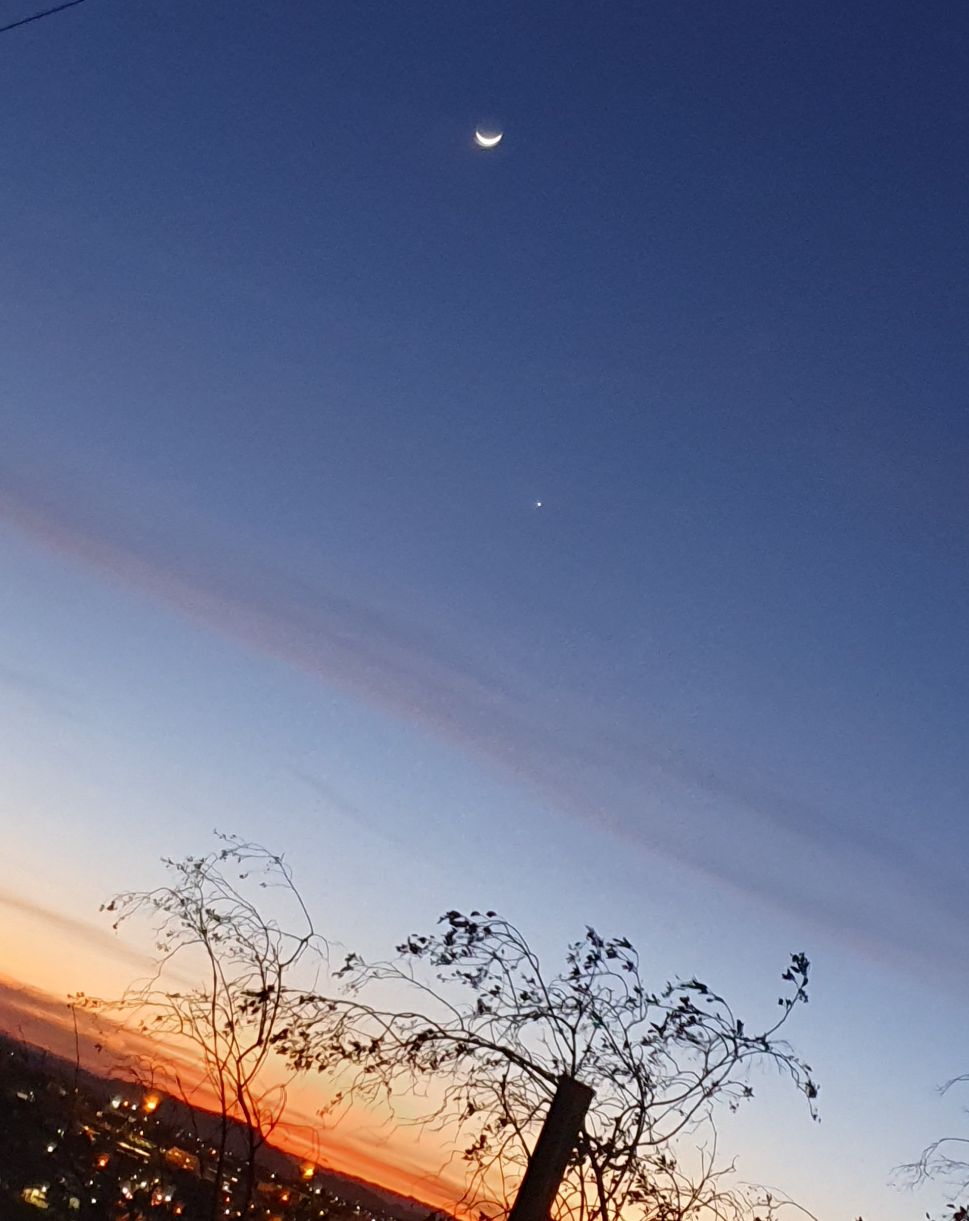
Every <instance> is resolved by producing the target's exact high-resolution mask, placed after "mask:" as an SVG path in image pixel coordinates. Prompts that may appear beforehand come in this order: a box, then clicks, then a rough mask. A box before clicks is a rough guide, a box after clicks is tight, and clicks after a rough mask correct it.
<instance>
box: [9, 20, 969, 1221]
mask: <svg viewBox="0 0 969 1221" xmlns="http://www.w3.org/2000/svg"><path fill="white" fill-rule="evenodd" d="M24 11H25V12H26V11H27V9H26V8H25V9H24ZM17 12H19V10H17V6H16V5H13V6H11V8H10V14H11V19H13V17H14V16H15V15H16V14H17ZM0 61H2V70H0V102H2V113H3V116H4V118H3V122H2V124H0V167H2V173H0V214H2V221H3V235H4V238H3V241H2V243H0V343H2V359H0V421H2V433H0V573H2V579H0V776H2V777H3V782H2V784H0V816H2V818H3V820H4V830H5V839H4V850H3V853H2V858H0V912H2V927H3V929H4V933H5V935H4V937H3V938H2V939H0V972H2V973H3V974H4V975H5V976H7V977H8V978H13V979H15V980H19V981H22V982H23V983H26V984H30V985H31V986H33V987H36V988H38V989H41V990H44V991H46V992H48V993H50V994H52V995H55V996H56V995H60V994H61V993H63V992H66V991H68V990H70V989H75V988H82V989H85V990H88V991H95V990H97V989H98V988H99V987H109V986H112V985H113V984H116V983H117V981H118V980H119V979H123V978H126V976H127V975H128V974H130V972H131V969H132V962H131V958H130V952H129V957H127V958H125V957H123V956H119V955H118V954H115V953H114V950H113V947H112V946H111V945H110V944H107V945H106V944H105V942H104V940H103V937H102V936H101V933H102V932H103V929H102V928H101V926H98V925H97V923H96V922H97V905H98V903H99V902H100V901H101V900H102V899H103V898H105V897H106V896H107V895H108V894H110V893H111V892H112V891H114V890H115V889H118V888H121V887H125V886H128V885H142V884H148V883H150V882H152V881H154V880H155V879H156V878H157V869H156V864H155V862H156V861H157V858H158V857H159V856H160V855H161V854H163V853H165V854H169V855H178V854H181V853H183V852H189V851H199V850H204V849H205V848H206V847H207V846H208V841H207V836H208V832H209V830H210V829H211V828H212V827H214V826H218V827H220V828H225V829H229V830H235V831H238V832H240V833H242V834H244V835H248V836H253V837H255V838H258V839H260V840H263V841H265V842H267V843H269V844H270V846H271V847H273V848H274V849H276V850H280V851H285V852H287V853H289V854H290V856H291V857H292V859H293V861H294V863H295V864H296V867H297V877H298V881H299V882H300V883H301V885H302V888H303V890H304V892H305V893H306V895H307V897H308V899H309V900H310V902H311V905H312V906H313V907H314V909H315V911H316V912H317V914H318V917H319V921H320V924H321V926H322V927H323V928H324V929H325V931H327V932H328V933H331V934H332V935H333V936H334V937H336V938H339V939H341V940H343V941H345V942H347V943H350V944H353V945H354V946H357V947H359V948H360V949H362V950H363V951H365V952H374V951H376V950H380V949H381V948H383V947H385V946H387V945H389V944H393V942H394V941H395V939H397V937H398V934H400V933H402V932H406V931H409V930H410V929H411V928H415V927H420V926H422V925H427V924H429V923H430V922H431V921H432V920H433V918H434V917H435V916H436V914H437V913H438V911H439V910H442V909H444V908H446V907H450V906H475V905H483V906H488V907H498V908H501V909H502V910H504V911H506V912H507V913H508V914H509V915H510V916H512V917H514V918H516V919H517V920H518V922H519V923H520V924H521V925H522V926H523V927H525V928H526V929H527V930H529V931H530V932H532V933H533V935H534V939H535V941H536V942H537V944H538V945H539V946H540V947H541V948H542V949H543V950H546V951H548V952H549V953H551V951H552V950H553V949H554V948H555V947H557V946H558V945H559V944H560V943H562V942H563V941H564V940H566V939H567V938H568V937H569V936H571V935H572V933H574V932H576V931H581V929H582V927H583V926H584V925H585V923H587V922H593V923H596V924H597V925H599V926H601V927H602V928H603V929H604V930H606V931H610V930H614V931H617V932H622V933H626V934H628V935H629V936H631V937H633V938H634V939H635V940H636V941H637V942H639V943H640V944H641V946H642V947H643V949H644V952H645V958H646V960H647V961H648V962H649V963H650V964H651V966H654V967H655V971H656V973H657V975H659V976H662V975H664V974H665V973H668V972H677V971H679V972H681V973H683V974H685V975H692V974H694V973H697V974H700V975H701V976H703V977H708V978H709V980H710V982H711V983H712V984H715V985H717V986H718V987H719V988H720V989H722V990H724V991H725V992H727V993H728V995H730V996H731V997H732V998H735V999H736V1004H737V1006H738V1007H739V1008H741V1009H746V1010H747V1011H748V1012H749V1013H750V1014H751V1015H754V1014H756V1013H757V1012H758V1010H759V1011H760V1012H764V1011H765V1010H766V1009H769V1007H770V1006H771V1005H772V1004H773V1002H774V997H775V995H776V990H775V981H776V975H777V972H778V971H779V970H780V969H782V967H783V965H784V963H785V961H786V958H787V956H788V954H789V953H790V951H791V950H795V949H797V950H799V949H804V950H805V951H806V952H807V953H808V954H809V956H810V957H811V958H812V960H813V961H814V962H815V964H816V974H815V979H816V983H815V989H814V996H813V1000H812V1004H811V1006H810V1007H809V1008H808V1009H806V1010H803V1011H802V1012H801V1013H799V1014H798V1020H797V1025H796V1028H795V1030H794V1032H793V1034H794V1036H795V1039H796V1042H797V1045H798V1047H799V1049H801V1050H802V1051H803V1052H804V1054H805V1055H806V1056H807V1058H808V1059H809V1060H810V1061H811V1063H812V1064H813V1065H814V1067H815V1069H816V1071H817V1075H818V1077H819V1079H820V1081H821V1086H822V1094H821V1103H822V1116H823V1120H822V1123H821V1125H812V1124H811V1123H810V1122H809V1119H808V1116H807V1112H806V1110H805V1109H804V1108H803V1107H801V1106H799V1105H798V1100H797V1099H796V1098H794V1097H788V1096H787V1095H786V1094H785V1093H784V1092H783V1091H782V1090H780V1088H778V1087H775V1085H774V1084H773V1083H771V1082H770V1081H765V1082H764V1083H763V1091H762V1093H763V1097H762V1098H761V1099H759V1100H758V1103H757V1104H756V1105H755V1106H753V1107H752V1108H751V1109H750V1110H749V1111H748V1112H747V1113H745V1114H743V1115H742V1116H741V1117H739V1118H738V1119H735V1120H731V1121H730V1122H729V1123H727V1125H726V1127H725V1131H724V1137H723V1139H724V1141H725V1144H726V1145H727V1146H728V1147H729V1148H730V1149H731V1150H737V1151H739V1152H740V1153H741V1169H742V1171H743V1172H744V1174H745V1175H746V1176H747V1177H750V1178H754V1179H761V1180H766V1181H768V1182H772V1183H774V1184H776V1185H779V1186H782V1187H784V1188H786V1189H787V1190H789V1191H791V1192H793V1193H794V1194H795V1195H797V1196H798V1197H799V1198H800V1199H801V1200H803V1202H804V1203H805V1204H807V1205H808V1206H810V1207H812V1208H813V1209H814V1210H815V1211H818V1212H820V1213H821V1214H823V1216H824V1217H825V1218H827V1219H830V1221H835V1219H837V1218H853V1217H855V1216H857V1215H858V1214H859V1213H864V1215H865V1216H866V1218H870V1217H878V1218H879V1219H880V1221H902V1219H903V1218H909V1217H911V1216H913V1215H921V1214H922V1213H923V1212H924V1210H925V1209H926V1208H929V1207H931V1206H932V1205H933V1204H935V1203H936V1202H937V1201H938V1200H939V1199H940V1198H941V1195H940V1193H938V1192H933V1191H931V1190H930V1191H928V1192H925V1193H922V1194H920V1195H919V1196H918V1198H917V1199H913V1198H911V1197H908V1196H905V1195H902V1194H899V1193H898V1192H897V1191H894V1190H892V1189H890V1188H889V1187H888V1186H887V1185H886V1183H887V1180H888V1178H889V1175H890V1172H891V1169H892V1167H893V1165H895V1164H896V1163H898V1162H900V1161H904V1160H909V1159H911V1158H912V1157H914V1156H915V1155H916V1154H917V1152H918V1151H919V1149H920V1148H921V1147H922V1145H923V1144H925V1143H926V1142H927V1141H928V1140H929V1139H931V1138H932V1137H934V1136H936V1135H938V1134H940V1133H941V1132H942V1131H943V1130H944V1129H945V1128H946V1127H947V1126H951V1125H952V1124H953V1123H956V1122H957V1118H958V1112H957V1107H956V1104H955V1102H954V1101H946V1102H943V1101H940V1100H939V1099H938V1098H936V1097H935V1095H934V1093H933V1089H934V1087H935V1086H936V1085H938V1084H939V1082H941V1081H942V1080H944V1079H946V1078H947V1077H949V1076H952V1075H954V1074H955V1073H957V1072H961V1071H965V1069H966V1068H967V1067H969V1065H967V1062H966V1050H965V1035H964V1013H965V1005H966V1000H967V995H969V984H967V982H966V981H967V972H966V970H965V965H966V963H965V960H966V950H965V941H966V924H965V898H964V894H965V881H964V862H965V860H966V856H967V852H969V826H967V821H966V817H965V800H966V793H967V790H969V752H967V751H966V749H965V726H966V724H967V723H969V634H967V631H966V626H965V625H966V622H967V619H969V606H967V602H969V552H967V544H966V537H967V532H966V527H967V521H969V512H967V511H969V478H967V457H969V413H967V410H966V387H967V385H969V344H967V343H966V336H967V334H969V289H967V285H969V240H967V226H966V214H967V186H969V174H967V169H966V167H967V165H969V85H967V82H969V9H967V8H965V6H961V5H958V4H952V3H933V2H932V0H922V2H920V3H918V4H915V3H897V2H892V0H879V3H870V4H869V3H855V4H851V5H844V4H843V3H837V4H835V3H833V2H829V0H817V2H815V3H812V4H809V5H793V4H777V3H766V2H763V3H761V2H759V0H741V2H740V3H737V4H724V3H723V0H697V2H693V0H691V2H690V3H686V4H684V3H677V4H673V3H668V2H667V0H656V2H653V0H637V2H636V3H625V2H623V0H610V3H608V4H606V3H598V2H595V0H587V2H585V3H581V4H580V3H566V2H564V0H556V2H555V3H542V2H539V0H535V2H534V3H529V4H527V5H526V4H521V3H519V2H515V3H506V4H485V3H481V4H462V3H455V2H454V0H447V2H446V3H445V2H441V3H437V2H432V0H420V2H419V3H411V4H401V3H397V2H390V0H388V2H380V3H377V2H372V3H371V2H367V0H360V2H358V3H352V4H350V3H347V4H343V5H333V4H325V3H322V2H314V0H287V2H286V3H282V2H281V0H251V2H249V3H246V4H239V3H238V2H237V0H207V2H206V3H205V4H199V3H197V0H141V2H139V3H137V4H133V3H130V2H125V0H90V2H89V3H87V4H83V5H79V6H77V7H76V8H75V9H72V10H69V11H67V12H65V13H63V14H59V15H57V16H56V17H52V18H51V19H49V20H44V21H39V22H36V23H34V24H32V25H30V26H27V27H23V28H22V29H19V30H16V31H12V32H10V33H8V34H6V35H4V36H3V37H2V39H0ZM482 121H493V122H496V123H498V124H499V125H501V126H503V128H504V130H505V133H506V134H505V139H504V141H503V143H502V144H501V146H500V147H499V148H498V149H497V150H495V151H494V152H493V153H488V154H484V153H482V152H481V151H480V150H476V149H474V148H473V147H472V144H471V134H472V132H473V129H474V126H475V124H476V123H478V122H482ZM538 500H540V501H541V502H542V507H541V508H540V509H539V508H536V507H535V502H536V501H538ZM78 922H80V923H78ZM86 922H90V924H88V923H86ZM758 1084H760V1083H758ZM391 1152H392V1151H391ZM412 1152H413V1151H411V1153H408V1154H405V1153H404V1152H403V1151H401V1152H399V1153H398V1156H399V1157H401V1158H404V1157H407V1156H411V1155H412ZM390 1155H391V1154H390V1153H388V1156H390Z"/></svg>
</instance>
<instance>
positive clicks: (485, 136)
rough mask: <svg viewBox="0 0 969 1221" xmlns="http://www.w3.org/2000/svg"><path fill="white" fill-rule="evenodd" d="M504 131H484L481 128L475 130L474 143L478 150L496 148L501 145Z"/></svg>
mask: <svg viewBox="0 0 969 1221" xmlns="http://www.w3.org/2000/svg"><path fill="white" fill-rule="evenodd" d="M504 134H505V133H504V132H503V131H482V130H481V128H480V127H476V128H475V129H474V142H475V144H477V146H478V148H495V147H497V145H499V144H500V143H501V139H502V136H504Z"/></svg>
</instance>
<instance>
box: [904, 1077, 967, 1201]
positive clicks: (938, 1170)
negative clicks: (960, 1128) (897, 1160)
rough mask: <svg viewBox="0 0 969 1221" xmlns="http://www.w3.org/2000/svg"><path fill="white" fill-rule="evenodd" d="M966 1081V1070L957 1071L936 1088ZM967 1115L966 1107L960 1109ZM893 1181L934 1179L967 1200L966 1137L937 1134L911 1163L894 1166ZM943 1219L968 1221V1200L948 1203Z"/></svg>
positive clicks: (943, 1091) (945, 1088) (914, 1182)
mask: <svg viewBox="0 0 969 1221" xmlns="http://www.w3.org/2000/svg"><path fill="white" fill-rule="evenodd" d="M966 1084H969V1073H961V1074H960V1075H959V1076H958V1077H953V1078H952V1079H951V1080H950V1081H947V1082H946V1083H945V1084H944V1085H943V1086H942V1087H941V1088H940V1090H939V1093H940V1094H947V1093H948V1092H949V1091H950V1090H951V1089H954V1088H955V1087H956V1086H959V1085H966ZM964 1113H966V1114H969V1108H965V1109H964ZM895 1177H896V1181H898V1182H901V1183H903V1184H905V1185H906V1186H911V1187H915V1186H918V1185H919V1184H922V1183H926V1182H928V1181H930V1180H936V1181H937V1182H939V1183H941V1184H942V1185H943V1186H945V1187H946V1188H948V1189H949V1190H950V1191H951V1192H952V1195H953V1196H954V1197H956V1198H958V1197H960V1196H961V1197H963V1198H964V1199H969V1136H941V1137H939V1139H938V1140H934V1141H932V1143H931V1144H930V1145H927V1146H926V1147H925V1148H924V1149H923V1150H922V1152H921V1154H920V1155H919V1157H918V1158H917V1159H916V1161H914V1162H909V1163H908V1164H907V1165H904V1166H898V1167H897V1168H896V1170H895ZM945 1221H969V1203H966V1204H961V1205H960V1204H955V1203H953V1204H949V1205H948V1207H947V1209H946V1212H945Z"/></svg>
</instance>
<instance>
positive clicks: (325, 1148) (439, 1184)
mask: <svg viewBox="0 0 969 1221" xmlns="http://www.w3.org/2000/svg"><path fill="white" fill-rule="evenodd" d="M77 1017H78V1019H79V1020H78V1034H79V1041H78V1043H77V1044H76V1045H75V1042H74V1029H73V1020H72V1017H71V1012H70V1008H69V1006H68V1003H67V1000H66V998H58V997H56V996H52V995H51V994H50V993H47V992H43V991H41V990H40V989H37V988H33V987H30V986H28V985H25V984H22V983H19V982H17V981H15V980H11V979H10V978H9V977H4V976H2V975H0V1031H3V1032H5V1033H7V1034H8V1035H10V1036H11V1037H12V1038H15V1039H22V1040H24V1041H26V1042H29V1043H32V1044H34V1045H35V1046H38V1047H43V1048H44V1049H45V1050H47V1051H50V1052H52V1053H53V1054H54V1055H57V1056H60V1057H61V1058H62V1059H64V1060H67V1061H69V1062H73V1060H74V1059H75V1055H76V1054H77V1051H80V1059H81V1063H82V1065H83V1066H84V1067H85V1068H87V1069H88V1070H90V1071H92V1072H94V1073H95V1074H101V1075H104V1076H108V1075H110V1074H111V1073H112V1072H113V1073H115V1074H116V1073H117V1070H118V1062H119V1061H121V1062H124V1061H126V1060H131V1059H133V1058H136V1057H141V1058H142V1059H144V1058H145V1057H146V1053H150V1055H151V1059H152V1062H153V1063H154V1064H156V1065H157V1066H158V1069H159V1076H158V1077H156V1078H155V1080H156V1081H158V1080H159V1078H162V1079H163V1078H164V1077H165V1068H166V1066H165V1065H164V1064H163V1063H160V1062H159V1061H160V1052H162V1051H164V1052H166V1053H168V1059H169V1061H170V1064H169V1067H170V1065H171V1064H175V1065H177V1066H178V1070H179V1075H180V1077H181V1079H182V1080H183V1081H186V1079H189V1076H190V1074H191V1073H192V1070H193V1068H195V1073H194V1076H195V1078H196V1080H195V1081H193V1082H191V1085H192V1086H193V1088H192V1089H191V1090H189V1091H188V1092H189V1094H190V1099H191V1102H192V1104H193V1105H195V1106H198V1107H200V1108H201V1109H203V1110H208V1111H212V1112H215V1113H217V1111H218V1104H217V1102H216V1100H215V1098H214V1096H213V1095H212V1094H211V1093H210V1092H209V1091H208V1090H207V1089H206V1088H205V1083H204V1082H202V1081H199V1079H198V1078H199V1077H200V1074H199V1073H198V1070H197V1067H196V1066H193V1065H192V1064H191V1063H190V1062H189V1061H188V1059H187V1058H186V1056H185V1054H184V1052H183V1051H181V1050H179V1049H176V1048H174V1047H170V1048H167V1047H166V1048H160V1046H159V1044H158V1043H157V1042H153V1041H151V1040H149V1039H146V1038H145V1036H143V1035H139V1034H138V1032H137V1031H131V1030H125V1029H123V1028H122V1027H112V1026H111V1025H110V1024H109V1023H104V1022H101V1023H99V1024H98V1025H95V1024H94V1023H93V1022H92V1021H91V1020H90V1018H89V1016H88V1015H87V1014H86V1013H85V1012H84V1011H83V1010H81V1009H79V1010H77ZM165 1092H166V1091H165V1090H164V1087H163V1086H159V1088H158V1089H156V1090H153V1091H151V1092H150V1093H148V1094H146V1095H145V1097H144V1099H143V1101H142V1103H141V1106H142V1109H143V1110H144V1111H145V1112H146V1113H147V1114H152V1113H153V1112H154V1111H155V1110H156V1109H157V1107H158V1106H159V1105H160V1103H161V1101H162V1098H163V1096H164V1094H165ZM301 1094H302V1095H303V1096H301V1098H300V1103H301V1104H302V1109H301V1110H297V1109H296V1108H292V1109H291V1110H290V1111H289V1112H288V1115H287V1120H286V1121H284V1123H283V1124H282V1125H281V1127H280V1128H279V1129H278V1130H277V1132H276V1133H275V1134H274V1138H273V1143H274V1145H276V1146H277V1147H278V1148H280V1149H281V1150H283V1151H284V1152H286V1153H288V1154H289V1155H290V1156H291V1157H293V1158H295V1159H297V1160H298V1161H299V1162H300V1163H301V1170H302V1174H303V1176H304V1177H305V1178H312V1177H313V1175H314V1174H315V1171H316V1167H317V1166H325V1167H326V1168H327V1169H329V1170H332V1171H334V1172H336V1173H337V1174H345V1175H347V1176H349V1177H351V1178H355V1179H360V1180H362V1181H364V1182H367V1183H373V1184H376V1185H378V1186H380V1187H384V1188H386V1189H387V1190H389V1191H393V1192H396V1193H398V1194H400V1195H402V1196H406V1197H411V1198H413V1199H416V1200H419V1201H420V1202H422V1203H423V1204H426V1205H428V1206H429V1207H431V1208H434V1209H442V1210H445V1211H447V1212H455V1211H456V1210H457V1209H458V1204H459V1201H460V1200H461V1197H462V1195H463V1191H464V1185H463V1183H461V1182H459V1181H456V1180H451V1181H449V1180H448V1178H447V1177H446V1176H445V1175H444V1174H443V1173H442V1170H441V1168H442V1166H443V1164H444V1163H445V1161H446V1158H447V1153H446V1151H445V1150H444V1149H443V1148H442V1147H440V1146H438V1147H436V1148H433V1149H431V1148H427V1147H426V1146H423V1145H422V1144H421V1143H420V1141H419V1140H416V1139H415V1140H411V1141H406V1142H405V1141H400V1142H399V1143H397V1144H392V1143H391V1142H390V1141H389V1140H388V1139H387V1137H386V1136H379V1137H377V1138H376V1139H375V1134H374V1131H373V1125H374V1123H375V1122H377V1121H376V1120H375V1119H374V1117H373V1116H372V1115H368V1114H367V1113H366V1112H357V1113H353V1114H350V1115H348V1116H346V1117H345V1118H344V1120H343V1121H342V1123H341V1127H340V1129H339V1130H338V1131H337V1130H334V1129H333V1128H324V1127H323V1125H322V1124H321V1123H320V1120H319V1118H318V1115H317V1114H316V1113H315V1112H318V1111H319V1110H320V1109H321V1108H322V1107H323V1105H324V1103H325V1102H326V1101H327V1099H325V1098H323V1097H320V1096H319V1095H318V1094H315V1091H314V1090H313V1089H312V1086H311V1085H309V1086H307V1088H305V1089H304V1090H303V1091H301ZM310 1108H312V1109H313V1110H312V1111H310ZM307 1170H308V1171H309V1174H307V1173H306V1172H307Z"/></svg>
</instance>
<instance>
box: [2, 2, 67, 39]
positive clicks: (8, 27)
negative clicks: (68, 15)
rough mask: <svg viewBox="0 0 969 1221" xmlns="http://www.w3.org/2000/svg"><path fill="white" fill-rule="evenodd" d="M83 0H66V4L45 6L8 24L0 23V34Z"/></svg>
mask: <svg viewBox="0 0 969 1221" xmlns="http://www.w3.org/2000/svg"><path fill="white" fill-rule="evenodd" d="M83 3H84V0H67V3H66V4H56V5H55V6H54V7H53V8H45V9H44V11H43V12H42V13H34V14H33V15H32V16H30V17H21V18H20V20H19V21H11V22H10V24H9V25H0V34H5V33H6V31H7V30H15V29H16V28H17V26H18V25H27V24H28V23H29V22H31V21H40V19H41V17H50V16H51V14H52V13H59V12H61V11H62V10H63V9H66V8H73V7H74V5H75V4H83Z"/></svg>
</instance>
